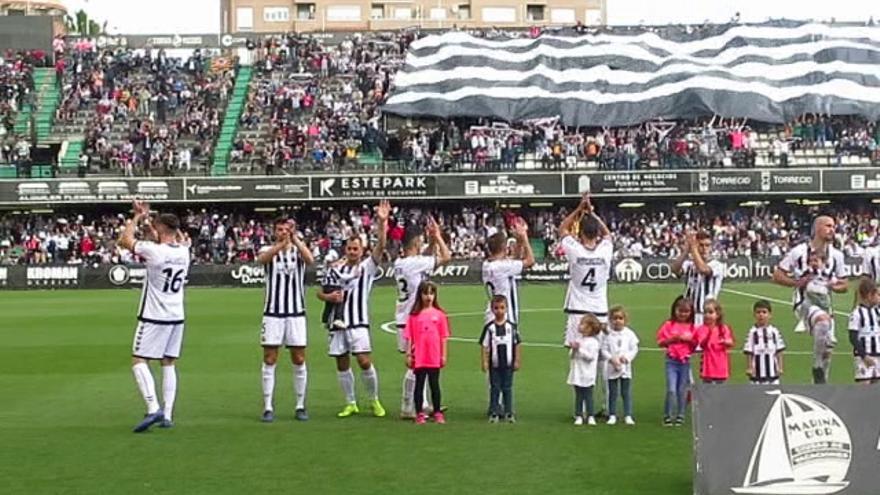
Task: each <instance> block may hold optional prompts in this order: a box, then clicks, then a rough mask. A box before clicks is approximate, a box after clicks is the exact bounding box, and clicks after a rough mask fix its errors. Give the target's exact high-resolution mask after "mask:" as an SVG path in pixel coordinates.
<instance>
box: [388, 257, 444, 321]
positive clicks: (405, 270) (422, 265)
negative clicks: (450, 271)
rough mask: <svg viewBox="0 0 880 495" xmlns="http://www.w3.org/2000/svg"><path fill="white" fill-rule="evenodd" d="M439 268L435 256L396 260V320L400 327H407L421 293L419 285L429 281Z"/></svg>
mask: <svg viewBox="0 0 880 495" xmlns="http://www.w3.org/2000/svg"><path fill="white" fill-rule="evenodd" d="M436 266H437V260H436V258H434V257H433V256H423V255H417V256H406V257H400V258H397V259H396V260H394V281H395V282H397V304H396V305H395V308H394V309H395V311H394V313H395V320H396V323H397V326H398V327H403V326H405V325H406V320H407V319H408V318H409V313H410V311H412V308H413V305H414V304H415V302H416V297H417V296H418V292H419V285H420V284H421V283H422V282H424V281H425V280H428V277H429V276H430V275H431V272H433V271H434V268H435V267H436Z"/></svg>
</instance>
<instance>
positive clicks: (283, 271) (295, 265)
mask: <svg viewBox="0 0 880 495" xmlns="http://www.w3.org/2000/svg"><path fill="white" fill-rule="evenodd" d="M265 269H266V299H265V301H264V303H263V316H274V317H282V318H283V317H291V316H305V314H306V297H305V291H306V289H305V272H306V264H305V261H303V258H302V255H301V254H300V252H299V250H298V249H297V248H296V247H292V248H290V249H288V250H286V251H280V252H279V253H278V254H276V255H275V256H274V257H273V258H272V261H270V262H269V263H268V264H266V267H265Z"/></svg>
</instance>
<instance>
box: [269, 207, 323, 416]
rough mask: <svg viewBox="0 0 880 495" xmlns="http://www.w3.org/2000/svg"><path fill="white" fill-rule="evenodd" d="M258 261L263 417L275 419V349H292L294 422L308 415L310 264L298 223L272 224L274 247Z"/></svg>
mask: <svg viewBox="0 0 880 495" xmlns="http://www.w3.org/2000/svg"><path fill="white" fill-rule="evenodd" d="M257 261H258V262H259V263H261V264H262V265H263V266H264V267H265V270H266V295H265V299H264V302H263V322H262V330H261V332H260V344H261V345H262V346H263V366H262V383H263V417H262V420H263V421H264V422H267V423H268V422H272V421H274V419H275V413H274V405H273V397H274V395H275V366H276V363H277V362H278V349H279V347H281V346H282V345H283V346H286V347H287V348H288V349H290V360H291V363H292V364H293V389H294V392H295V394H296V409H295V411H294V417H295V418H296V419H298V420H300V421H306V420H308V419H309V416H308V413H307V412H306V388H307V383H308V370H307V368H306V345H307V330H306V296H305V293H306V287H305V271H306V265H311V264H312V263H314V261H315V259H314V257H313V256H312V252H311V250H309V247H308V246H306V244H305V242H303V240H302V239H301V238H300V237H299V234H298V233H297V232H296V223H295V222H293V221H292V220H290V219H288V218H283V217H282V218H278V219H276V220H275V244H273V245H272V246H267V247H265V248H263V249H262V250H260V253H259V255H258V256H257Z"/></svg>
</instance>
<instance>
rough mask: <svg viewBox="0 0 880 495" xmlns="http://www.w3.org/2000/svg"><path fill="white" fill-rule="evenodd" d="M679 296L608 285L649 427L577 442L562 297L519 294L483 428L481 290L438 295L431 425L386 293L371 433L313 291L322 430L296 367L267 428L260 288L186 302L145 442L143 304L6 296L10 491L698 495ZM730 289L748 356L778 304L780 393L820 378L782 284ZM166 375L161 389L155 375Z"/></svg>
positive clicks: (0, 433) (641, 415)
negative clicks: (673, 317) (171, 394)
mask: <svg viewBox="0 0 880 495" xmlns="http://www.w3.org/2000/svg"><path fill="white" fill-rule="evenodd" d="M678 290H679V286H678V285H650V284H642V285H614V286H612V289H611V301H612V303H622V304H624V305H626V306H627V307H628V309H629V311H630V316H631V326H632V327H633V329H635V330H636V331H637V332H638V334H639V335H640V338H641V340H642V349H643V350H642V352H641V354H640V355H639V357H638V358H637V359H636V361H635V372H634V373H635V379H634V382H633V386H634V388H633V394H634V403H635V417H636V421H637V422H638V424H637V425H636V426H635V427H627V426H624V425H622V424H620V425H617V426H614V427H609V426H606V425H604V424H600V425H599V426H598V427H595V428H587V427H581V428H577V429H576V428H575V427H573V426H572V425H571V409H572V402H573V400H572V393H571V391H570V390H569V388H568V387H567V386H566V385H565V377H566V374H567V371H568V365H567V357H566V354H565V352H564V351H563V350H562V349H561V348H560V347H559V346H557V344H559V343H560V341H561V335H562V327H563V321H564V319H563V315H562V313H561V311H560V310H559V307H560V304H561V302H562V300H563V295H564V292H563V291H564V287H563V286H561V285H527V286H523V287H522V288H521V299H522V307H523V313H522V325H521V328H522V333H523V337H524V341H525V342H526V343H527V345H528V346H527V347H525V348H524V349H523V369H522V370H521V371H520V372H519V373H517V375H516V378H515V382H514V396H515V408H516V410H517V414H518V419H519V422H518V424H516V425H507V424H498V425H490V424H487V423H486V418H485V410H486V403H487V392H486V385H485V381H486V379H485V377H484V375H483V374H482V373H481V372H480V369H479V350H478V349H477V347H476V345H475V344H474V343H473V342H470V341H465V340H467V339H474V338H476V337H477V336H478V335H479V331H480V327H481V323H482V313H483V308H484V298H485V296H484V289H483V288H482V287H476V286H473V287H472V286H445V287H442V288H441V290H440V296H439V297H440V301H441V303H442V305H443V306H444V307H445V308H446V310H447V312H449V313H450V315H451V316H452V318H451V321H452V331H453V333H454V335H455V338H456V339H463V340H456V341H455V342H453V343H451V344H450V350H449V360H450V363H449V366H448V367H447V369H445V370H444V371H443V374H442V387H443V394H444V402H445V403H446V404H447V405H448V406H449V408H450V410H449V413H448V415H447V418H448V421H449V424H447V425H445V426H440V425H434V424H428V425H426V426H422V427H416V426H415V425H413V424H411V423H410V422H403V421H400V420H398V419H396V416H397V413H398V406H399V402H400V383H401V378H402V372H403V360H402V358H401V357H400V356H399V355H398V354H397V352H396V344H395V342H396V341H395V338H394V337H393V336H392V335H391V334H388V333H385V332H383V331H381V330H380V329H379V323H383V322H387V321H389V320H391V319H393V301H394V293H393V289H392V288H390V287H379V288H377V289H376V290H375V291H374V293H373V297H372V317H373V324H374V330H373V347H374V362H375V364H376V367H377V369H378V371H379V379H380V385H381V391H382V392H381V396H382V399H383V403H384V404H385V406H386V408H387V409H388V413H389V414H388V417H386V418H383V419H379V418H373V417H371V416H369V415H367V414H364V412H363V408H362V413H361V415H360V416H359V417H354V418H350V419H347V420H340V419H337V418H336V417H335V413H336V412H337V411H338V410H339V408H340V407H341V405H342V398H341V392H340V391H339V387H338V385H337V382H336V373H335V368H334V363H333V361H332V360H331V359H330V358H328V357H327V356H326V351H327V341H326V333H325V332H324V331H323V330H322V329H321V327H320V326H319V325H318V323H317V315H318V314H319V310H320V306H319V302H318V301H317V300H316V299H315V298H314V296H313V295H312V294H310V295H309V298H308V304H309V310H310V317H309V318H310V326H309V338H310V344H311V345H310V347H309V399H308V406H309V413H310V415H311V417H312V420H311V421H309V422H308V423H297V422H295V421H293V393H292V383H291V382H292V376H291V370H290V365H289V364H288V361H283V362H279V367H278V371H277V379H276V400H275V402H276V416H277V419H276V422H275V423H274V424H262V423H260V422H259V415H260V413H261V407H262V398H261V392H260V356H261V351H260V348H259V346H258V337H259V321H260V302H261V298H262V291H260V290H256V289H188V293H187V311H188V319H187V330H186V332H187V333H186V337H185V341H184V350H183V353H184V354H183V358H182V360H181V361H180V362H179V364H178V373H179V386H178V399H177V403H176V407H175V423H176V426H175V428H174V429H173V430H168V431H164V430H160V429H153V430H151V431H150V432H149V433H147V434H144V435H134V434H132V433H131V427H132V426H133V425H134V424H135V423H137V421H138V420H139V419H140V418H141V416H142V414H143V409H144V407H143V402H142V400H141V399H140V396H139V394H138V393H137V391H136V388H135V385H134V381H133V378H132V376H131V371H130V358H129V353H130V346H131V339H132V332H133V329H134V314H135V311H136V307H137V303H138V296H139V292H138V291H109V290H108V291H76V290H72V291H54V292H50V291H30V292H4V293H3V294H2V296H0V341H2V342H3V345H2V347H0V363H2V364H0V390H2V391H3V399H2V401H0V445H2V448H0V486H3V487H4V488H3V489H2V491H3V492H4V493H130V494H135V493H151V494H155V493H188V494H191V493H242V492H246V491H251V492H254V493H261V492H264V491H267V490H286V489H290V490H296V491H298V492H300V493H303V492H305V493H312V492H314V493H319V492H320V493H358V492H360V493H363V492H367V493H383V494H395V493H412V492H413V491H417V492H418V493H420V494H433V493H442V494H448V493H480V494H494V493H499V494H500V493H505V494H507V493H574V492H575V491H581V490H584V489H586V488H589V491H590V493H593V494H614V495H625V494H643V493H654V494H685V493H690V492H691V472H692V468H691V456H692V450H691V444H692V441H691V433H690V428H689V427H685V428H663V427H661V426H660V418H661V415H662V407H663V395H664V382H663V380H664V378H663V367H662V353H660V352H657V351H656V350H654V349H653V348H655V347H656V344H655V341H654V337H653V336H654V332H655V330H656V328H657V327H658V325H659V324H660V323H661V322H662V321H663V319H664V318H665V317H666V316H667V315H668V312H669V304H670V302H671V300H672V299H673V297H674V296H675V294H676V293H677V291H678ZM726 290H727V292H726V293H725V294H724V295H723V296H722V302H723V304H724V309H725V312H726V317H727V320H728V322H729V323H730V324H731V325H732V326H733V328H734V330H735V333H736V335H737V337H738V342H737V346H738V347H739V348H741V343H742V338H743V336H744V334H745V332H746V331H747V329H748V327H749V326H750V325H751V305H752V304H753V302H754V297H753V295H762V296H768V297H770V298H773V299H777V300H780V301H779V302H774V323H775V324H777V326H779V328H780V329H781V330H782V331H783V334H784V336H785V337H786V338H787V340H788V342H787V343H788V349H789V351H790V352H789V353H788V356H787V357H786V375H785V377H784V379H783V381H784V382H788V383H807V382H808V381H809V377H810V369H809V368H810V366H809V361H810V358H809V356H808V355H807V352H806V351H808V350H809V347H810V341H809V338H808V337H807V336H805V335H804V334H793V333H792V331H791V330H792V328H793V327H794V321H793V317H792V315H791V311H790V309H789V305H788V304H785V303H782V302H781V300H788V298H789V296H790V292H789V291H788V290H786V289H784V288H780V287H774V286H771V285H769V284H728V286H727V288H726ZM731 291H737V292H739V293H737V292H731ZM745 293H748V294H751V295H746V294H745ZM843 301H844V298H841V301H840V302H839V304H838V307H839V308H841V309H844V306H847V303H848V301H847V302H843ZM838 321H839V324H842V323H843V320H842V317H838ZM386 328H388V327H387V326H386ZM846 347H847V346H846V344H844V345H843V348H842V349H841V350H840V351H839V352H840V353H841V354H845V353H846ZM791 351H793V352H791ZM732 359H733V370H734V377H733V381H734V382H744V381H745V375H744V370H745V367H744V363H743V358H742V356H741V353H740V352H739V351H737V352H735V353H734V354H733V356H732ZM153 372H154V376H155V378H156V382H157V389H158V390H161V388H160V387H161V376H160V375H161V373H159V372H158V370H157V369H156V368H155V367H154V368H153ZM356 377H357V380H358V382H359V380H360V377H359V375H358V373H356ZM832 381H834V382H836V383H850V382H851V362H850V360H849V359H848V358H847V357H846V356H845V355H838V356H837V357H836V360H835V366H834V368H833V380H832ZM358 389H359V391H360V390H362V389H361V387H360V383H358ZM160 393H161V392H160ZM160 397H161V395H160Z"/></svg>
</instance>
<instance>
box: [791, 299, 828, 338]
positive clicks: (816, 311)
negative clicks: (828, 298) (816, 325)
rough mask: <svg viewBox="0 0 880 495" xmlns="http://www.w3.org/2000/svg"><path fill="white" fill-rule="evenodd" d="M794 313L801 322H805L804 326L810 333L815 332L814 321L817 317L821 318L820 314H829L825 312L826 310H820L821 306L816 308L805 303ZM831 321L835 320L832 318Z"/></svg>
mask: <svg viewBox="0 0 880 495" xmlns="http://www.w3.org/2000/svg"><path fill="white" fill-rule="evenodd" d="M794 313H795V315H797V317H798V319H799V320H801V321H803V322H804V325H806V327H807V330H809V331H810V332H812V331H813V320H814V319H815V318H816V317H817V316H819V315H820V314H826V315H828V314H829V313H828V311H825V310H824V309H822V308H820V307H819V306H815V305H812V304H807V303H804V304H801V305H800V306H798V308H797V309H796V310H795V311H794ZM831 321H832V322H833V321H834V318H832V319H831ZM832 324H833V323H832Z"/></svg>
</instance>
